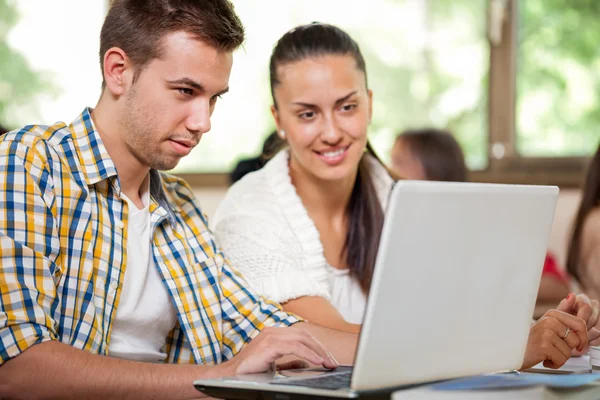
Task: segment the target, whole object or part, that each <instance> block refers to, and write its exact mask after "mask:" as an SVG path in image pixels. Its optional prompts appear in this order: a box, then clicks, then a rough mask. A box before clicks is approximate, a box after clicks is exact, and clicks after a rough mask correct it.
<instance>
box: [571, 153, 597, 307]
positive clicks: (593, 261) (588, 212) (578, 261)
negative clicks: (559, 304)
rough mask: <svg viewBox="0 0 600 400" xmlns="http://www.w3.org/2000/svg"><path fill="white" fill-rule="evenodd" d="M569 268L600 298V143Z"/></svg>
mask: <svg viewBox="0 0 600 400" xmlns="http://www.w3.org/2000/svg"><path fill="white" fill-rule="evenodd" d="M567 270H568V271H569V273H570V274H571V275H572V276H573V277H574V278H575V279H577V281H578V282H579V283H580V285H581V286H582V289H583V290H584V291H585V292H586V293H588V294H589V296H590V297H592V298H594V299H597V300H600V144H599V145H598V150H596V155H595V156H594V157H593V158H592V162H591V164H590V166H589V167H588V171H587V175H586V178H585V183H584V187H583V197H582V199H581V205H580V206H579V211H578V212H577V216H576V217H575V224H574V226H573V234H572V237H571V242H570V245H569V253H568V256H567Z"/></svg>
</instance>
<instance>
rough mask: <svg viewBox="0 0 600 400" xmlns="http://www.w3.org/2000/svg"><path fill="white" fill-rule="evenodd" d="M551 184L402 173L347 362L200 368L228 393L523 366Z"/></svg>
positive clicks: (213, 386) (377, 386) (212, 386)
mask: <svg viewBox="0 0 600 400" xmlns="http://www.w3.org/2000/svg"><path fill="white" fill-rule="evenodd" d="M557 197H558V188H557V187H552V186H525V185H497V184H481V183H449V182H424V181H400V182H398V183H397V184H396V185H395V186H394V188H393V190H392V192H391V194H390V199H389V203H388V208H387V211H386V216H385V222H384V225H383V230H382V235H381V241H380V245H379V250H378V254H377V260H376V265H375V270H374V274H373V280H372V284H371V289H370V295H369V298H368V301H367V306H366V310H365V317H364V321H363V327H362V331H361V334H360V338H359V342H358V348H357V354H356V357H355V362H354V367H353V368H352V367H340V368H338V369H337V370H334V371H325V370H322V369H320V368H312V369H305V370H297V371H272V372H268V373H263V374H252V375H243V376H236V377H225V378H221V379H201V380H197V381H195V382H194V385H195V387H196V388H197V389H198V390H200V391H201V392H203V393H205V394H207V395H210V396H213V397H219V398H230V399H259V398H260V399H277V400H285V399H295V398H305V397H307V396H310V397H313V398H315V397H316V398H358V397H366V398H369V397H372V398H377V397H382V398H389V395H390V393H391V392H392V391H394V390H396V389H398V388H403V387H407V386H410V385H415V384H421V383H425V382H432V381H439V380H444V379H451V378H458V377H464V376H469V375H476V374H482V373H490V372H500V371H508V370H514V369H518V368H520V367H521V364H522V362H523V357H524V353H525V347H526V344H527V338H528V334H529V328H530V325H531V321H532V316H533V311H534V306H535V301H536V296H537V292H538V287H539V284H540V279H541V273H542V267H543V264H544V257H545V253H546V248H547V243H548V238H549V235H550V230H551V227H552V220H553V217H554V210H555V206H556V200H557Z"/></svg>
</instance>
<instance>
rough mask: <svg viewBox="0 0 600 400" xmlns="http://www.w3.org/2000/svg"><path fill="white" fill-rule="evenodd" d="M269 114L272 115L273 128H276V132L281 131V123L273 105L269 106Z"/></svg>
mask: <svg viewBox="0 0 600 400" xmlns="http://www.w3.org/2000/svg"><path fill="white" fill-rule="evenodd" d="M271 114H272V115H273V119H274V120H275V126H276V127H277V132H279V131H281V129H282V128H281V121H280V120H279V112H278V111H277V108H275V105H272V106H271Z"/></svg>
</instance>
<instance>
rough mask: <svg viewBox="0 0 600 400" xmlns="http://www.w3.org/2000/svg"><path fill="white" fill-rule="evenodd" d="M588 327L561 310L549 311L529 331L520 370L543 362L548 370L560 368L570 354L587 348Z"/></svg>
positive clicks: (579, 319) (582, 321) (581, 320)
mask: <svg viewBox="0 0 600 400" xmlns="http://www.w3.org/2000/svg"><path fill="white" fill-rule="evenodd" d="M587 342H588V335H587V326H586V323H585V321H584V320H583V319H581V318H578V317H575V316H573V315H570V314H567V313H565V312H563V311H558V310H550V311H548V312H547V313H546V314H544V316H543V317H542V318H540V319H539V320H538V321H537V322H536V323H535V324H533V326H532V327H531V329H530V330H529V339H528V341H527V348H526V350H525V359H524V360H523V366H522V367H521V368H522V369H527V368H531V367H533V366H534V365H536V364H537V363H539V362H542V361H543V362H544V366H545V367H547V368H560V367H561V366H562V365H563V364H564V363H566V362H567V360H568V359H569V358H570V357H571V354H572V351H573V350H574V349H577V350H578V351H582V349H583V348H585V347H586V346H587Z"/></svg>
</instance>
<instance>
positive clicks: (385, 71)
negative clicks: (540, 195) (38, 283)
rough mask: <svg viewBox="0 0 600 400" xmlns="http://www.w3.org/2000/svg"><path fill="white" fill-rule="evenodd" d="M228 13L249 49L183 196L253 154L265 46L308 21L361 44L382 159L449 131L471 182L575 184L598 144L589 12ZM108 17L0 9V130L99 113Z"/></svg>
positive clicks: (100, 3)
mask: <svg viewBox="0 0 600 400" xmlns="http://www.w3.org/2000/svg"><path fill="white" fill-rule="evenodd" d="M232 1H233V2H234V4H235V6H236V10H237V11H238V13H239V15H240V18H241V19H242V21H243V23H244V25H245V26H246V29H247V41H246V43H245V45H244V48H243V49H241V50H239V51H238V52H237V53H236V54H235V56H234V58H235V62H234V66H233V71H232V75H231V79H230V86H231V92H230V93H228V94H226V95H225V96H224V98H223V99H222V100H219V103H218V106H217V107H216V111H215V114H214V116H213V120H212V130H211V132H209V133H208V134H206V135H205V136H204V137H203V138H202V143H201V145H200V146H198V148H197V149H196V150H194V152H193V153H192V154H191V155H190V156H188V157H186V158H184V159H183V160H182V162H181V163H180V165H179V167H178V168H177V169H176V172H177V173H182V174H185V175H186V178H188V179H190V181H191V183H192V184H217V185H220V184H226V183H227V178H226V175H224V174H226V173H228V172H229V171H230V170H231V169H232V168H233V166H234V164H235V162H236V161H237V160H238V159H240V158H242V157H246V156H254V155H256V154H258V153H259V151H260V148H261V146H262V141H263V139H264V138H265V137H266V136H267V135H268V134H269V133H270V132H271V131H272V130H273V128H274V124H273V121H272V117H271V115H270V110H269V107H270V105H271V99H270V88H269V77H268V60H269V56H270V53H271V50H272V48H273V45H274V44H275V41H276V40H277V39H278V38H279V37H280V36H281V35H282V34H283V33H285V32H286V31H287V30H289V29H290V28H292V27H293V26H296V25H299V24H305V23H309V22H312V21H322V22H328V23H332V24H335V25H337V26H339V27H341V28H342V29H344V30H346V31H347V32H348V33H350V35H351V36H352V37H353V38H355V39H356V40H357V41H358V42H359V44H360V46H361V49H362V51H363V54H364V56H365V59H366V62H367V71H368V79H369V86H370V87H371V89H373V92H374V116H373V122H372V124H371V126H370V133H369V135H370V139H371V141H372V143H373V145H374V147H375V149H376V150H377V151H378V152H379V154H380V155H381V156H382V158H383V159H384V160H387V161H389V150H390V148H391V146H392V143H393V140H394V138H395V136H396V134H397V133H399V131H401V130H403V129H407V128H416V127H422V126H427V125H432V126H436V127H445V128H448V129H450V130H451V131H453V132H454V134H455V135H456V137H457V139H458V140H459V142H460V144H461V145H462V147H463V149H464V151H465V154H466V159H467V163H468V165H469V167H470V168H471V169H472V170H475V171H479V172H475V173H474V174H473V176H472V177H473V179H475V180H478V181H496V182H513V183H552V184H564V185H575V184H577V183H578V182H579V181H580V178H581V174H582V172H583V168H584V167H585V164H586V161H587V158H586V157H587V156H588V155H590V154H591V153H592V152H593V151H594V150H595V148H596V146H597V145H598V140H599V138H600V134H599V133H598V131H597V130H598V128H597V127H598V126H600V97H599V96H600V90H599V89H600V72H598V71H600V50H597V49H598V46H597V44H596V42H597V40H596V39H597V38H598V37H600V28H598V26H599V25H598V24H597V20H598V18H599V17H600V2H597V1H596V0H578V1H572V0H452V1H446V0H371V1H369V2H368V4H367V3H365V2H364V1H363V0H327V1H323V0H302V1H280V0H260V1H258V0H254V1H248V0H232ZM107 7H108V0H89V1H86V2H82V1H79V0H52V1H47V2H46V1H43V2H40V1H38V0H19V1H16V0H0V26H4V27H5V28H8V29H4V30H0V123H1V124H6V125H8V126H9V127H17V126H20V125H24V124H27V123H31V122H41V123H52V122H54V121H57V120H62V121H70V120H72V119H73V118H74V117H75V116H76V115H77V114H78V113H79V112H80V111H81V110H82V108H83V107H84V106H86V105H89V106H93V105H94V104H95V103H96V101H97V99H98V97H99V95H100V84H101V75H100V67H99V65H98V64H99V63H98V56H97V51H98V44H99V43H98V37H99V32H100V28H101V25H102V21H103V19H104V16H105V14H106V10H107ZM15 12H17V14H15ZM6 32H8V35H7V34H6ZM488 38H490V39H491V40H488ZM211 173H212V174H211ZM198 177H200V178H199V179H196V178H198ZM207 177H212V178H208V180H207Z"/></svg>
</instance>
